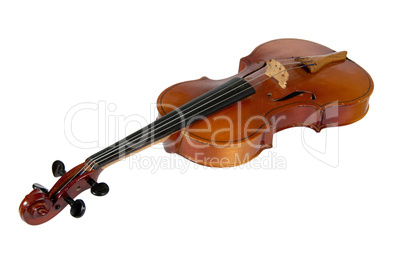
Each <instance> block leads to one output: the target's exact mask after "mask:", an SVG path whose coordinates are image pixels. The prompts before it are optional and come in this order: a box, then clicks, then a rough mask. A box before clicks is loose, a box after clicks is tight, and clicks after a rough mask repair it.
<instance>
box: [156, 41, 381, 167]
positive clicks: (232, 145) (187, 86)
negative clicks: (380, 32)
mask: <svg viewBox="0 0 402 268" xmlns="http://www.w3.org/2000/svg"><path fill="white" fill-rule="evenodd" d="M331 52H333V50H331V49H329V48H327V47H325V46H322V45H320V44H317V43H314V42H310V41H306V40H299V39H279V40H274V41H270V42H267V43H264V44H262V45H260V46H258V47H257V48H256V49H255V50H254V51H253V52H252V53H251V54H250V55H248V56H247V57H244V58H242V59H241V60H240V66H239V73H238V74H236V75H235V76H238V77H243V76H245V75H246V74H248V73H249V72H250V71H254V72H255V73H254V76H253V75H252V76H251V77H249V78H248V79H249V80H251V79H253V78H254V77H256V76H257V75H258V71H255V70H258V69H259V68H260V67H261V64H262V63H264V62H267V61H268V60H269V59H287V58H292V57H297V56H299V55H322V54H328V53H331ZM306 69H307V68H306ZM306 69H304V68H298V69H293V70H288V72H289V80H288V82H287V87H286V88H285V89H283V88H281V87H280V86H279V85H278V83H276V81H274V80H272V79H268V80H265V81H263V82H262V83H260V84H259V85H257V86H254V88H255V89H256V93H255V94H254V95H251V96H249V97H248V98H246V99H244V100H241V101H239V102H238V103H237V104H235V105H232V106H230V107H227V108H225V109H223V110H221V111H218V112H216V113H214V114H213V115H210V116H209V117H208V118H206V119H205V120H201V121H198V122H196V123H194V124H192V125H190V126H188V127H187V128H185V129H183V130H182V131H181V133H176V134H174V135H171V136H170V137H169V138H168V140H166V141H165V142H164V147H165V150H166V151H167V152H169V153H178V154H180V155H182V156H183V157H185V158H187V159H189V160H191V161H194V162H196V163H198V164H202V165H206V166H212V167H228V166H236V165H240V164H244V163H245V162H247V161H250V160H251V159H253V158H254V157H256V156H257V155H258V154H259V153H260V152H261V151H262V150H264V149H266V148H271V147H272V139H273V134H274V133H275V132H278V131H281V130H283V129H286V128H290V127H295V126H305V127H310V128H312V129H314V130H315V131H317V132H319V131H320V130H321V129H323V128H325V127H331V126H342V125H347V124H351V123H354V122H356V121H357V120H359V119H361V118H362V117H363V116H364V115H365V114H366V113H367V111H368V107H369V97H370V95H371V93H372V91H373V88H374V86H373V81H372V79H371V77H370V75H369V74H368V73H367V72H366V71H365V70H364V69H362V68H361V67H360V66H359V65H357V64H356V63H354V62H353V61H351V60H349V59H346V60H345V61H343V62H336V63H333V64H330V65H328V66H325V67H324V68H323V69H321V70H320V71H319V72H316V73H310V72H308V71H306ZM229 79H230V78H227V79H223V80H211V79H209V78H206V77H203V78H201V79H199V80H194V81H189V82H184V83H179V84H176V85H173V86H171V87H169V88H167V89H166V90H164V91H163V92H162V94H161V95H160V96H159V98H158V101H157V103H158V112H159V114H160V115H161V116H162V115H165V114H166V113H168V112H170V111H172V109H173V108H175V107H180V106H181V105H183V104H184V103H187V102H188V101H190V100H192V99H194V98H196V97H198V96H200V95H202V94H204V93H205V92H207V91H209V90H211V89H212V88H214V87H216V86H218V85H220V84H222V83H223V82H225V81H228V80H229ZM246 80H247V79H246ZM294 92H297V93H300V94H298V95H297V96H295V97H293V98H289V99H285V100H281V101H274V100H278V99H280V98H281V97H283V96H289V95H290V94H292V93H294ZM312 94H313V95H312ZM312 96H314V98H312Z"/></svg>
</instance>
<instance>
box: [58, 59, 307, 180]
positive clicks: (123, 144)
mask: <svg viewBox="0 0 402 268" xmlns="http://www.w3.org/2000/svg"><path fill="white" fill-rule="evenodd" d="M285 60H293V61H294V59H292V58H289V59H283V60H281V61H285ZM291 64H302V65H300V66H297V67H293V68H289V69H285V70H283V71H280V72H278V73H276V74H275V75H273V76H271V77H268V78H266V79H264V80H263V81H261V82H259V83H257V84H255V85H251V87H254V86H257V85H259V84H261V83H263V82H265V81H267V80H269V79H270V78H272V77H274V76H276V75H278V74H280V73H282V72H284V71H286V70H292V69H297V68H302V67H305V66H309V65H306V64H303V63H300V62H293V63H287V64H282V65H291ZM310 65H313V64H310ZM275 69H278V67H275V68H272V69H270V70H268V71H272V70H275ZM263 75H265V72H264V73H263V74H261V75H258V76H257V77H255V78H253V79H251V80H249V81H246V82H245V83H243V84H240V85H239V86H237V87H235V88H234V89H232V90H230V91H228V92H225V94H228V93H230V92H232V91H233V90H235V89H237V88H239V87H241V86H243V85H245V84H246V83H250V82H252V81H253V80H255V79H257V78H259V77H261V76H263ZM249 88H250V87H248V88H246V89H244V91H245V90H247V89H249ZM225 89H227V87H226V88H223V89H222V90H220V91H218V92H216V93H215V94H213V95H211V96H209V97H212V96H214V95H216V94H219V93H221V92H222V91H224V90H225ZM242 92H243V91H241V92H239V93H237V94H240V93H242ZM237 94H236V95H237ZM213 100H214V99H213ZM213 100H210V101H208V103H209V102H211V101H213ZM225 100H226V99H225ZM225 100H224V101H225ZM205 104H206V103H204V104H203V106H204V105H205ZM218 104H219V103H218ZM190 108H192V107H191V106H190V107H188V109H190ZM207 109H208V108H207ZM205 110H206V109H205ZM205 110H203V111H205ZM192 111H193V110H192ZM203 111H201V112H203ZM183 112H184V111H182V113H183ZM189 113H191V111H190V112H189ZM175 119H177V118H175ZM183 122H184V120H183V121H181V122H179V124H182V123H183ZM170 123H171V122H169V124H170ZM164 125H166V123H165V124H164ZM164 125H162V126H164ZM162 126H155V127H156V128H155V129H153V132H154V131H156V130H157V129H158V128H160V127H162ZM159 133H160V132H159ZM159 133H156V134H154V136H153V137H152V138H155V136H156V135H157V134H159ZM138 137H140V136H135V137H133V138H132V139H130V140H125V141H124V142H123V143H122V144H119V147H118V148H114V149H112V150H111V151H106V152H104V153H103V154H101V155H99V156H98V157H96V158H94V159H90V161H89V162H88V163H87V162H85V164H84V166H83V167H82V168H81V169H80V170H79V171H78V172H77V173H76V174H75V175H74V176H73V177H72V178H71V179H69V180H68V182H67V183H69V182H70V181H71V180H73V179H74V178H75V177H76V176H78V175H80V174H81V172H86V171H90V170H91V169H93V168H94V166H95V164H96V161H98V160H100V159H103V158H105V157H107V156H108V155H110V154H112V153H115V151H116V149H117V151H119V150H120V149H121V148H122V146H125V145H126V144H127V143H130V142H132V141H133V140H135V139H137V138H138ZM152 138H151V139H152ZM140 142H143V141H142V140H140V141H138V142H137V143H135V144H133V145H130V147H132V146H134V145H136V144H139V143H140ZM88 168H89V169H88ZM67 183H66V184H67Z"/></svg>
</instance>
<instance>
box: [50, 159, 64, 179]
mask: <svg viewBox="0 0 402 268" xmlns="http://www.w3.org/2000/svg"><path fill="white" fill-rule="evenodd" d="M52 172H53V176H55V177H56V178H57V177H60V176H63V175H64V173H66V168H65V166H64V164H63V162H61V161H60V160H56V161H54V162H53V165H52Z"/></svg>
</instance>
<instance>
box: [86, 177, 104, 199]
mask: <svg viewBox="0 0 402 268" xmlns="http://www.w3.org/2000/svg"><path fill="white" fill-rule="evenodd" d="M87 182H88V184H89V185H91V193H92V194H93V195H96V196H104V195H106V194H107V193H108V192H109V186H108V185H107V184H106V183H104V182H100V183H97V182H96V181H94V180H93V179H91V178H89V179H88V181H87Z"/></svg>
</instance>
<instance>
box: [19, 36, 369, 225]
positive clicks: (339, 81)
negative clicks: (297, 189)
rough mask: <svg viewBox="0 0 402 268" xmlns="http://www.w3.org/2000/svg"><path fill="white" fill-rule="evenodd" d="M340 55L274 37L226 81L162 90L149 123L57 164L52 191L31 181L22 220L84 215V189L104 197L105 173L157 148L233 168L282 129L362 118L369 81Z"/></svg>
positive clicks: (201, 81) (205, 80)
mask: <svg viewBox="0 0 402 268" xmlns="http://www.w3.org/2000/svg"><path fill="white" fill-rule="evenodd" d="M346 55H347V52H346V51H341V52H336V51H333V50H331V49H329V48H328V47H325V46H323V45H320V44H317V43H314V42H311V41H306V40H300V39H278V40H273V41H269V42H266V43H264V44H262V45H260V46H258V47H257V48H255V49H254V51H253V52H251V54H250V55H248V56H246V57H244V58H242V59H240V66H239V72H238V73H237V74H235V75H233V76H232V77H229V78H226V79H222V80H211V79H209V78H207V77H202V78H200V79H198V80H193V81H187V82H182V83H178V84H175V85H173V86H171V87H169V88H167V89H165V90H164V91H163V92H162V93H161V94H160V95H159V97H158V99H157V109H158V113H159V116H158V118H157V119H156V120H155V121H154V122H152V123H151V124H149V125H147V126H145V127H143V128H141V129H139V130H138V131H136V132H134V133H132V134H130V135H129V136H127V137H125V138H124V139H122V140H120V141H118V142H116V143H114V144H112V145H110V146H108V147H107V148H104V149H103V150H101V151H99V152H97V153H95V154H93V155H91V156H89V157H88V158H86V160H85V161H84V162H83V163H81V164H79V165H77V166H76V167H74V168H72V169H71V170H69V171H66V170H65V166H64V164H63V162H61V161H59V160H57V161H55V162H54V163H53V165H52V172H53V175H54V176H55V177H60V179H59V180H58V181H57V182H56V183H55V185H54V186H53V187H52V188H51V189H50V190H48V189H46V188H45V187H44V186H42V185H40V184H38V183H35V184H33V190H32V191H31V192H30V193H29V194H28V195H27V196H26V197H25V198H24V199H23V201H22V202H21V205H20V207H19V213H20V216H21V218H22V220H24V221H25V222H26V223H28V224H31V225H38V224H42V223H44V222H47V221H49V220H50V219H52V218H53V217H55V216H56V215H57V214H59V213H60V212H61V211H62V210H63V209H64V208H65V207H67V206H70V214H71V215H72V216H73V217H76V218H79V217H81V216H83V215H84V213H85V209H86V207H85V203H84V202H83V201H82V200H81V199H76V197H77V196H78V195H79V194H81V193H82V192H84V191H86V190H88V189H90V191H91V193H92V194H94V195H95V196H104V195H106V194H107V193H108V192H109V187H108V185H107V184H106V183H104V182H98V177H99V175H100V173H101V172H102V171H103V170H104V169H105V168H107V167H108V166H110V165H112V164H114V163H116V162H117V161H119V160H121V159H124V158H126V157H128V156H130V155H132V154H135V153H138V152H140V151H141V150H144V149H146V148H148V147H150V146H152V145H154V144H157V143H162V142H163V145H164V148H165V150H166V151H167V152H169V153H177V154H179V155H181V156H183V157H185V158H187V159H188V160H190V161H193V162H195V163H198V164H201V165H205V166H210V167H231V166H236V165H241V164H244V163H246V162H248V161H251V160H252V159H253V158H254V157H256V156H258V154H259V153H260V152H261V151H262V150H264V149H267V148H271V147H272V140H273V135H274V133H276V132H278V131H281V130H283V129H286V128H290V127H296V126H305V127H309V128H312V129H314V130H315V131H316V132H319V131H320V130H321V129H323V128H326V127H335V126H342V125H347V124H351V123H354V122H356V121H358V120H360V119H361V118H363V117H364V116H365V114H366V113H367V111H368V108H369V97H370V95H371V94H372V92H373V88H374V85H373V80H372V78H371V77H370V75H369V74H368V73H367V72H366V71H365V70H364V69H363V68H362V67H360V66H359V65H357V64H356V63H355V62H353V61H352V60H350V59H349V58H347V57H346Z"/></svg>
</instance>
